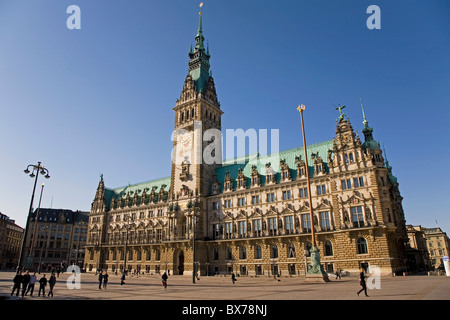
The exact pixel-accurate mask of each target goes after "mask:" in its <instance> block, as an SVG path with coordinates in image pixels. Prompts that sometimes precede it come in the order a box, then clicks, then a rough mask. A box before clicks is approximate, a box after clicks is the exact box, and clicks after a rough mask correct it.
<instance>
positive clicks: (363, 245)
mask: <svg viewBox="0 0 450 320" xmlns="http://www.w3.org/2000/svg"><path fill="white" fill-rule="evenodd" d="M356 247H357V250H358V254H365V253H368V251H367V241H366V239H364V238H359V239H358V241H356Z"/></svg>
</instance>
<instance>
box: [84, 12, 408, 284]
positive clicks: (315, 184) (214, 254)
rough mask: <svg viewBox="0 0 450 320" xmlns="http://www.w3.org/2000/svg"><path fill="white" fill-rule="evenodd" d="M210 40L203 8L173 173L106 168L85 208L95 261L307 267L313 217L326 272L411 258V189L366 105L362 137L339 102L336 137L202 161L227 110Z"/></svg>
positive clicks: (137, 265)
mask: <svg viewBox="0 0 450 320" xmlns="http://www.w3.org/2000/svg"><path fill="white" fill-rule="evenodd" d="M204 40H205V38H204V36H203V29H202V14H201V13H200V20H199V27H198V32H197V36H196V37H195V47H194V48H191V50H190V52H189V64H188V65H189V72H188V74H187V76H186V78H185V80H184V84H183V88H182V91H181V94H180V97H179V98H178V99H177V102H176V105H175V107H174V108H173V110H174V113H175V123H174V130H175V132H176V133H177V137H176V139H174V142H173V150H174V153H175V154H174V157H176V158H178V160H180V159H181V160H180V161H178V160H177V161H175V159H172V160H173V161H172V167H171V172H170V173H168V175H167V176H166V177H162V178H160V179H156V180H151V181H147V182H145V183H140V184H131V185H127V186H125V187H118V188H109V187H106V186H105V181H104V180H103V176H102V177H101V179H100V182H99V184H98V188H97V191H96V194H95V198H94V201H93V203H92V207H91V211H90V215H89V227H88V237H87V243H86V252H85V265H86V268H87V271H96V270H98V269H103V270H107V271H108V272H116V271H117V272H122V271H123V270H128V271H131V270H136V271H138V272H144V273H158V272H163V271H166V270H170V273H171V274H179V275H192V274H193V272H195V273H198V274H199V275H223V274H230V273H232V272H234V273H237V274H239V275H241V276H270V277H272V276H289V275H290V276H298V275H304V274H305V272H306V270H307V268H308V265H309V264H310V257H309V249H310V248H311V246H312V240H311V231H312V230H311V229H312V228H314V230H315V236H316V240H317V247H318V249H319V250H320V257H321V263H322V265H323V268H324V270H325V271H327V272H334V271H336V270H337V269H341V270H346V271H349V272H357V271H358V270H359V269H360V268H364V269H366V270H367V271H368V272H371V271H373V270H374V268H375V267H376V268H379V270H381V272H382V273H393V272H401V271H404V270H406V267H407V266H406V261H407V260H406V253H405V250H406V246H407V243H408V235H407V232H406V227H405V225H406V223H405V216H404V212H403V208H402V200H403V198H402V196H401V195H400V192H399V184H398V182H397V179H396V177H395V176H394V175H393V174H392V167H391V166H389V163H388V161H387V159H385V157H384V156H383V152H382V149H381V148H380V143H379V142H377V141H376V140H375V139H374V137H373V129H372V128H371V127H370V126H369V123H368V121H367V119H366V117H365V115H364V110H362V111H363V125H364V128H363V130H362V134H363V140H361V139H360V137H359V134H358V132H356V131H355V130H354V129H353V127H352V124H351V122H350V119H349V118H348V117H347V116H346V115H345V114H344V113H342V109H340V110H339V111H340V115H339V119H338V120H337V122H336V128H335V137H334V138H333V139H331V140H328V141H323V142H321V143H317V144H313V145H308V146H307V150H308V154H306V155H305V154H304V152H303V148H296V149H292V150H286V151H281V152H279V153H276V154H271V155H269V156H265V157H264V158H259V155H258V154H256V155H254V156H252V155H249V156H245V157H243V158H241V159H232V160H228V161H224V162H223V163H220V162H219V163H217V162H209V161H199V159H198V155H199V154H200V155H202V154H203V152H204V151H208V154H212V155H213V156H214V157H220V158H221V157H222V150H221V148H222V146H221V145H220V141H221V140H220V139H219V140H217V139H211V141H203V140H204V139H201V140H199V139H198V137H197V135H196V134H195V133H196V130H200V131H201V132H200V133H201V134H202V135H201V136H203V134H205V133H206V132H207V131H208V130H209V131H211V130H216V131H220V130H221V128H222V123H221V117H222V114H223V112H224V110H222V108H221V105H220V103H219V101H218V99H217V94H216V88H215V84H214V79H213V77H212V76H211V73H210V71H209V68H210V65H209V60H210V53H209V48H207V47H206V48H205V45H204ZM225 111H226V110H225ZM199 124H200V126H199ZM199 128H200V129H199ZM213 142H214V143H213ZM211 146H214V148H213V149H211ZM208 148H209V149H208ZM306 157H307V160H308V164H309V165H308V167H306V163H305V159H306ZM255 158H256V160H255ZM307 170H308V173H309V176H310V186H311V188H310V190H311V194H310V195H309V194H308V185H307V179H306V172H307ZM309 196H311V201H310V200H309V199H310V197H309ZM311 207H312V212H313V218H312V219H311V215H310V208H311Z"/></svg>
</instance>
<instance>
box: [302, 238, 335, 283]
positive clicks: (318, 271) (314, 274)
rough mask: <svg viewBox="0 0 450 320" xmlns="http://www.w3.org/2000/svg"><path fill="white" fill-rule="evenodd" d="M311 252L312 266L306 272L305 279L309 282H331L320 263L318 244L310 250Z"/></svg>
mask: <svg viewBox="0 0 450 320" xmlns="http://www.w3.org/2000/svg"><path fill="white" fill-rule="evenodd" d="M309 252H310V254H311V268H309V269H308V272H307V273H306V277H305V280H306V281H308V282H330V279H329V278H328V274H327V273H326V272H325V270H323V267H322V265H321V264H320V251H319V249H317V247H316V246H313V247H312V248H311V250H309Z"/></svg>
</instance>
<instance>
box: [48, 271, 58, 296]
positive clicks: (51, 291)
mask: <svg viewBox="0 0 450 320" xmlns="http://www.w3.org/2000/svg"><path fill="white" fill-rule="evenodd" d="M48 284H49V285H50V290H49V291H48V296H49V297H50V295H52V297H53V287H54V286H55V284H56V277H55V274H54V273H52V275H51V276H50V279H48Z"/></svg>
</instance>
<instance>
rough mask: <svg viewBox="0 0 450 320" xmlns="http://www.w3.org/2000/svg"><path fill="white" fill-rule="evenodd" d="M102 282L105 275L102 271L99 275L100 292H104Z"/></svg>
mask: <svg viewBox="0 0 450 320" xmlns="http://www.w3.org/2000/svg"><path fill="white" fill-rule="evenodd" d="M102 281H103V274H102V272H101V271H100V273H99V274H98V288H99V289H100V290H102Z"/></svg>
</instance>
